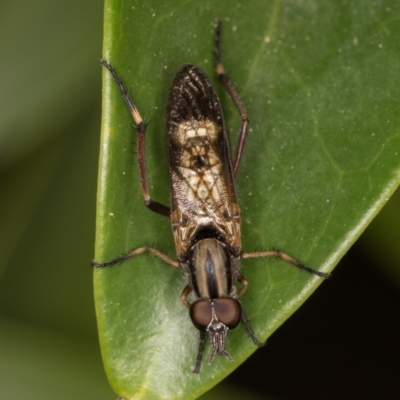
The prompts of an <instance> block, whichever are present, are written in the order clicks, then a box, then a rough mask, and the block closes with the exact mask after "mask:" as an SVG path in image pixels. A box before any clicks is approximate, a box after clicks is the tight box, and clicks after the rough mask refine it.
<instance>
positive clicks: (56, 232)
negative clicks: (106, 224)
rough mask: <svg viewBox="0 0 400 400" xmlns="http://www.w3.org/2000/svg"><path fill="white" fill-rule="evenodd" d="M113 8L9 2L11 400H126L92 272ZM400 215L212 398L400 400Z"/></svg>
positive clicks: (1, 261)
mask: <svg viewBox="0 0 400 400" xmlns="http://www.w3.org/2000/svg"><path fill="white" fill-rule="evenodd" d="M102 7H103V5H102V3H101V2H98V1H94V0H91V1H87V2H83V3H82V2H78V1H77V0H70V1H68V2H67V1H63V2H56V3H55V2H51V1H49V0H39V1H36V2H29V1H22V0H19V1H17V2H12V1H4V2H2V4H1V5H0V50H1V54H2V61H3V62H2V63H1V64H0V80H1V87H2V90H1V92H0V99H1V107H0V114H1V118H0V185H1V187H0V193H1V195H0V221H1V224H0V238H1V241H0V242H1V247H0V398H4V399H5V398H7V399H12V400H19V399H29V400H35V399H41V400H46V399H54V398H57V400H63V399H66V400H67V399H68V400H70V399H75V400H76V399H94V398H95V399H104V400H106V399H113V398H115V395H114V394H113V392H112V391H111V389H110V388H109V386H108V383H107V380H106V377H105V375H104V372H103V369H102V364H101V358H100V351H99V348H98V343H97V332H96V322H95V314H94V305H93V294H92V271H91V269H90V267H89V265H88V260H90V259H91V258H92V256H93V248H94V229H95V201H96V181H97V160H98V149H99V132H100V119H101V114H100V107H101V104H100V97H101V69H100V67H98V66H97V64H96V62H97V60H98V59H99V58H100V56H101V45H102V11H103V10H102ZM49 32H51V34H49ZM399 205H400V194H399V192H396V193H395V195H394V196H393V197H392V198H391V199H390V200H389V202H388V204H387V205H386V207H385V208H384V209H383V211H382V212H381V213H380V214H379V215H378V217H377V218H376V219H375V220H374V221H373V223H372V224H371V225H370V226H369V227H368V229H367V230H366V232H365V233H364V234H363V235H362V237H361V238H360V239H359V240H358V242H357V243H356V244H355V245H354V246H353V248H352V249H351V250H350V251H349V252H348V254H347V255H346V256H345V257H344V258H343V260H342V261H341V263H340V264H339V266H338V267H337V268H336V269H335V271H334V277H333V279H331V280H330V281H327V282H325V283H323V285H322V286H321V287H320V288H319V289H318V290H317V291H316V292H315V293H314V295H313V296H311V298H310V299H309V300H308V301H307V302H306V303H305V305H304V306H303V307H301V309H300V310H298V312H297V313H296V314H295V315H294V316H293V317H292V318H290V319H289V320H288V321H287V322H286V323H285V324H284V325H283V326H282V327H281V328H280V329H279V330H278V331H277V332H276V333H274V335H273V336H272V337H271V338H270V339H269V341H268V345H267V346H266V347H265V348H264V349H262V350H259V351H257V352H256V353H255V354H254V355H253V356H252V357H251V358H250V359H249V360H248V361H247V362H245V363H244V364H243V365H242V366H241V367H240V368H239V369H238V370H236V371H235V372H234V373H233V374H232V375H231V376H230V377H229V378H228V379H227V380H225V381H224V382H223V383H222V384H221V385H219V387H217V389H215V392H214V396H215V397H219V398H220V397H221V396H222V397H223V398H224V397H228V396H229V397H230V398H235V396H236V398H239V397H243V396H244V395H246V397H247V398H258V397H259V398H266V397H267V398H270V399H282V400H284V399H285V400H290V399H297V398H307V399H337V398H340V399H354V398H363V399H376V398H380V399H395V398H396V399H397V398H398V394H399V393H400V383H399V382H400V380H399V376H400V363H399V358H400V349H399V346H400V345H399V338H400V324H399V322H400V321H399V309H400V290H399V287H400V268H399V265H400V262H399V261H400V256H399V251H398V247H399V243H400V237H399V226H400V211H399V210H400V208H399ZM388 233H389V234H388ZM239 394H240V395H239ZM206 396H207V398H212V396H213V394H212V393H211V394H207V395H206Z"/></svg>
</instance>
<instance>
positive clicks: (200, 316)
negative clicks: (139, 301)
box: [189, 300, 212, 331]
mask: <svg viewBox="0 0 400 400" xmlns="http://www.w3.org/2000/svg"><path fill="white" fill-rule="evenodd" d="M211 308H212V305H211V303H210V301H209V300H197V301H195V302H194V303H193V304H192V305H191V306H190V310H189V315H190V318H191V320H192V322H193V325H194V326H195V327H196V328H197V329H199V330H200V331H205V330H206V329H207V327H208V325H210V322H211V320H212V311H211Z"/></svg>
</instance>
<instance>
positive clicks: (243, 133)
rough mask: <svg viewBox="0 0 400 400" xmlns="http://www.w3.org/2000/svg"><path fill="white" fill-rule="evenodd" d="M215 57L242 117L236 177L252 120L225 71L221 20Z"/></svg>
mask: <svg viewBox="0 0 400 400" xmlns="http://www.w3.org/2000/svg"><path fill="white" fill-rule="evenodd" d="M214 58H215V67H216V70H217V74H218V79H219V80H220V82H221V83H222V85H223V86H224V87H225V89H226V91H227V92H228V93H229V95H230V96H231V99H232V101H233V103H234V104H235V106H236V108H237V110H238V112H239V114H240V115H241V117H242V125H241V127H240V131H239V139H238V143H237V145H236V151H235V157H234V159H233V176H235V177H236V174H237V172H238V169H239V165H240V161H241V159H242V155H243V150H244V145H245V142H246V138H247V135H248V133H249V125H250V121H249V119H248V118H247V110H246V107H245V106H244V104H243V101H242V99H241V98H240V96H239V93H238V91H237V90H236V88H235V86H234V84H233V83H232V81H231V80H230V79H229V78H228V76H227V75H226V73H225V69H224V66H223V65H222V61H221V20H219V19H218V20H217V21H216V26H215V48H214Z"/></svg>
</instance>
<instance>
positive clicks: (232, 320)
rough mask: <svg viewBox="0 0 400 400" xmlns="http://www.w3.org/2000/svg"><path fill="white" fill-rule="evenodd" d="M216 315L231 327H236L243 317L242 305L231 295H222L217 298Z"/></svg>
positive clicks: (215, 304)
mask: <svg viewBox="0 0 400 400" xmlns="http://www.w3.org/2000/svg"><path fill="white" fill-rule="evenodd" d="M214 311H215V315H216V317H217V318H218V321H219V322H222V323H223V324H224V325H226V326H227V327H228V328H229V329H233V328H236V326H237V325H238V323H239V321H240V318H241V317H242V305H241V304H240V303H239V302H238V301H237V300H236V299H232V298H231V297H222V298H219V299H216V300H215V303H214Z"/></svg>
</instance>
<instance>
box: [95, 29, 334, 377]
mask: <svg viewBox="0 0 400 400" xmlns="http://www.w3.org/2000/svg"><path fill="white" fill-rule="evenodd" d="M220 34H221V32H220V22H219V21H218V23H217V25H216V40H215V59H216V69H217V73H218V78H219V79H220V81H221V83H222V84H223V86H224V87H225V89H226V90H227V92H228V93H229V95H230V97H231V98H232V100H233V102H234V104H235V106H236V108H237V110H238V111H239V112H240V114H241V116H242V124H241V128H240V131H239V139H238V144H237V148H236V153H235V157H234V159H233V164H232V162H231V158H230V151H229V145H228V138H227V133H226V127H225V121H224V116H223V112H222V109H221V105H220V102H219V99H218V96H217V94H216V92H215V90H214V88H213V87H212V85H211V83H210V81H209V79H208V78H207V76H206V74H205V73H204V72H203V71H202V70H201V69H200V68H199V67H197V66H195V65H192V64H184V65H182V66H181V67H180V68H179V69H178V71H177V72H176V74H175V77H174V79H173V81H172V84H171V88H170V94H169V99H168V106H167V128H166V130H167V138H168V149H169V174H170V188H171V206H170V207H168V206H165V205H162V204H160V203H157V202H156V201H154V200H152V199H151V197H150V194H149V186H148V181H147V169H146V161H145V150H144V149H145V147H144V141H145V133H146V125H145V124H144V122H143V120H142V118H141V116H140V114H139V111H138V110H137V108H136V106H135V105H134V103H133V101H132V99H131V97H130V95H129V93H128V91H127V90H126V89H125V87H124V85H123V83H122V81H121V79H120V78H119V76H118V75H117V73H116V72H115V70H114V69H113V67H112V66H111V65H110V64H109V63H108V62H107V61H105V60H102V61H101V63H102V65H103V66H104V67H106V68H107V69H108V71H109V72H110V73H111V75H112V76H113V78H114V80H115V82H116V83H117V85H118V88H119V90H120V92H121V93H122V96H123V98H124V100H125V102H126V104H127V106H128V108H129V109H130V111H131V113H132V116H133V118H134V120H135V122H136V124H137V154H138V161H139V171H140V182H141V187H142V192H143V197H144V200H145V204H146V206H147V207H148V208H149V209H151V210H152V211H155V212H157V213H159V214H161V215H165V216H169V217H170V219H171V225H172V232H173V235H174V241H175V247H176V254H177V257H178V261H176V260H173V259H171V258H170V257H169V256H168V255H166V254H164V253H162V252H160V251H159V250H157V249H156V248H154V247H151V246H147V245H145V246H142V247H140V248H138V249H136V250H133V251H131V252H129V253H127V254H125V255H123V256H121V257H118V258H116V259H113V260H111V261H108V262H103V263H97V262H95V261H92V265H93V266H94V267H96V268H104V267H110V266H112V265H115V264H117V263H120V262H121V261H124V260H126V259H128V258H131V257H134V256H136V255H139V254H141V253H143V252H146V251H148V252H151V253H153V254H154V255H156V256H157V257H159V258H161V259H162V260H164V261H165V262H167V263H169V264H170V265H172V266H174V267H177V268H178V267H183V268H184V270H185V272H186V276H187V279H188V285H187V286H186V287H185V288H184V289H183V291H182V294H181V300H182V302H183V304H185V305H186V306H187V307H188V308H190V311H189V315H190V317H191V319H192V322H193V324H194V326H195V327H196V328H197V329H199V331H200V344H199V350H198V356H197V362H196V366H195V369H194V372H196V373H198V372H199V370H200V365H201V360H202V354H203V351H204V342H205V336H206V333H208V334H209V337H210V341H211V345H212V352H211V356H210V362H211V360H212V359H213V358H214V356H215V354H218V355H224V356H226V357H227V358H228V359H231V356H230V355H229V353H228V352H227V351H226V350H225V344H226V336H227V332H228V330H229V329H233V328H235V327H236V326H237V325H238V324H239V322H240V321H242V322H243V324H244V326H245V328H246V330H247V332H248V334H249V336H250V337H251V339H252V340H253V342H254V343H255V344H256V345H257V346H259V347H261V346H263V344H264V343H262V342H260V341H258V339H257V338H256V336H255V334H254V332H253V330H252V329H251V327H250V325H249V322H248V320H247V318H246V316H245V314H244V313H243V311H242V306H241V303H240V301H239V298H240V297H241V296H242V295H243V294H244V293H245V291H246V289H247V286H248V282H247V280H246V278H245V277H244V276H243V275H241V274H240V273H239V260H240V259H241V258H242V259H245V258H257V257H280V258H282V259H284V260H286V261H288V262H290V263H292V264H293V265H294V266H296V267H298V268H300V269H302V270H305V271H307V272H310V273H313V274H315V275H318V276H320V277H323V278H328V277H329V274H327V273H324V272H320V271H317V270H314V269H312V268H309V267H307V266H305V265H304V264H302V263H301V262H300V261H298V260H296V259H295V258H293V257H291V256H289V255H288V254H286V253H283V252H281V251H280V250H269V251H268V250H267V251H258V252H252V253H244V252H243V251H242V247H241V234H240V212H239V206H238V202H237V198H236V191H235V181H234V177H235V176H236V173H237V171H238V168H239V164H240V160H241V158H242V154H243V149H244V144H245V141H246V137H247V134H248V129H249V120H248V118H247V111H246V108H245V107H244V105H243V103H242V101H241V99H240V96H239V94H238V93H237V91H236V89H235V87H234V85H233V84H232V82H231V81H230V80H229V79H228V77H227V76H226V74H225V71H224V68H223V66H222V63H221V54H220ZM238 282H239V283H240V284H241V288H240V290H237V283H238ZM190 293H193V296H194V297H195V301H194V302H193V303H192V304H190V303H189V302H188V300H187V298H188V296H189V294H190Z"/></svg>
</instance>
